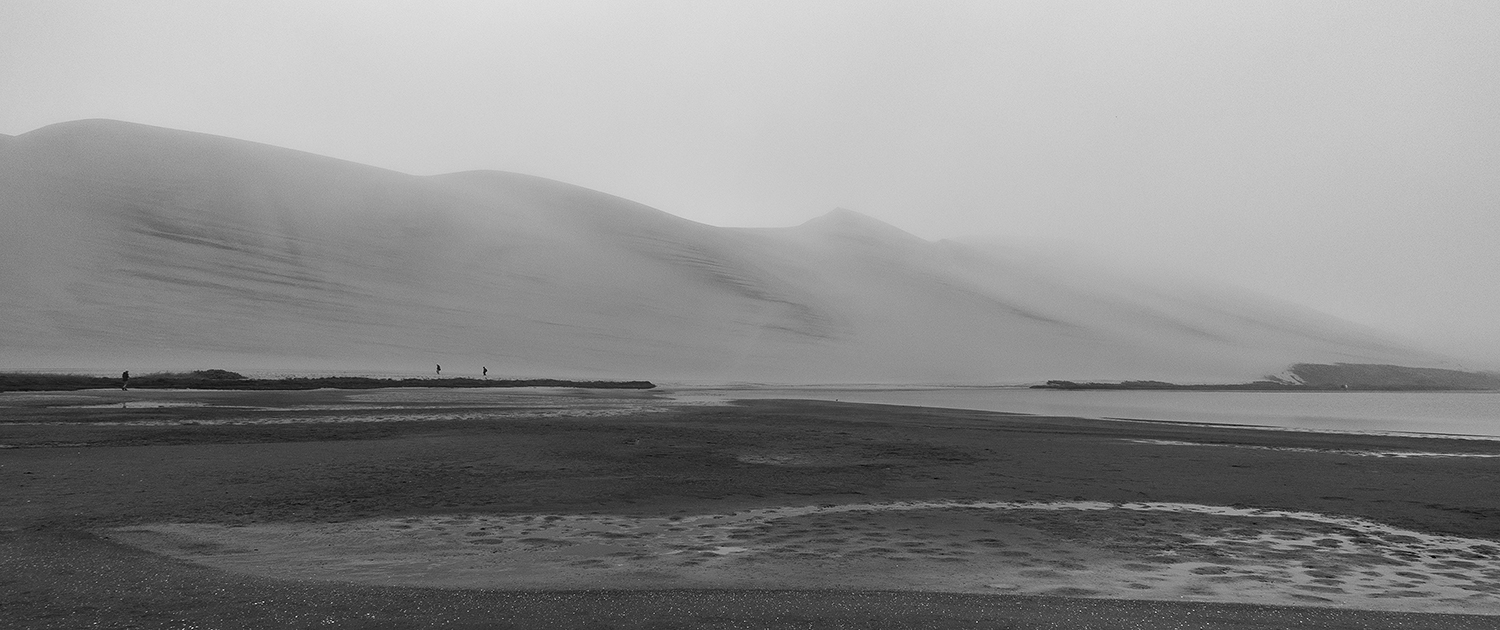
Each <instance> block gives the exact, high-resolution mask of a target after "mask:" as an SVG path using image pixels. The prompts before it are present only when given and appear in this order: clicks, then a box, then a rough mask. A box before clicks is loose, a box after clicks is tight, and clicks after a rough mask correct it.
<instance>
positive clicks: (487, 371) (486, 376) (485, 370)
mask: <svg viewBox="0 0 1500 630" xmlns="http://www.w3.org/2000/svg"><path fill="white" fill-rule="evenodd" d="M484 377H485V378H489V377H490V368H489V367H488V366H486V367H485V368H484Z"/></svg>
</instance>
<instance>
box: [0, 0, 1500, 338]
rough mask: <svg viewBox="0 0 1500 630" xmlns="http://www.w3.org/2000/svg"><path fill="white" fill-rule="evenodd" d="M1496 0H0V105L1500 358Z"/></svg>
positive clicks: (26, 118)
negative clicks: (1062, 266)
mask: <svg viewBox="0 0 1500 630" xmlns="http://www.w3.org/2000/svg"><path fill="white" fill-rule="evenodd" d="M1497 33H1500V2H1493V1H1491V0H1476V1H1473V2H1441V1H1432V0H1424V1H1421V2H1388V3H1387V2H1374V1H1370V0H1361V1H1354V2H1312V1H1306V0H1301V1H1295V2H1238V1H1236V2H1208V1H1205V0H1190V1H1185V2H1140V1H1131V2H1116V3H1104V2H1078V3H1073V2H1057V1H1045V2H999V1H984V2H956V1H954V2H934V1H913V2H875V1H872V0H857V1H849V2H842V1H840V2H834V1H822V2H818V1H813V2H809V1H806V0H800V1H795V2H775V1H768V0H755V1H753V2H751V1H746V2H733V3H731V2H713V1H709V0H695V1H683V2H626V1H612V2H567V1H557V0H548V1H543V2H512V3H507V2H494V1H490V0H484V1H473V2H434V1H431V0H429V1H424V2H381V1H376V0H350V1H345V2H309V1H302V0H298V1H288V2H271V1H266V0H256V1H254V2H210V1H204V0H182V1H177V2H150V1H144V0H133V1H131V2H116V1H97V2H69V1H65V0H49V1H43V0H4V1H3V2H0V133H8V134H19V133H23V132H26V131H29V130H31V129H34V128H36V127H40V126H44V125H47V124H51V123H55V122H61V121H66V120H73V119H79V118H114V119H120V120H128V121H133V122H141V123H148V124H154V125H161V126H166V127H174V128H180V129H189V130H194V131H202V132H208V133H215V134H221V135H227V136H233V137H237V138H244V139H248V140H255V141H259V142H265V143H269V144H275V145H280V146H286V147H291V148H296V149H301V150H305V151H310V152H314V153H320V154H324V155H331V156H335V157H340V158H345V159H349V160H354V161H358V162H363V163H367V164H373V165H377V166H382V167H387V168H391V169H395V170H399V171H404V172H409V173H416V174H436V173H443V172H451V171H460V170H471V169H500V170H512V171H520V172H525V173H531V174H535V175H542V176H545V177H551V178H554V179H560V180H563V181H567V182H571V183H575V184H579V185H583V186H587V187H590V188H595V189H598V190H603V191H606V192H610V193H614V194H617V195H620V196H623V197H627V198H630V199H634V200H636V201H640V202H643V203H646V204H648V205H652V206H655V207H658V208H661V209H662V210H665V211H667V212H670V213H673V214H676V215H679V216H683V217H687V218H690V219H694V220H697V221H702V222H705V223H710V224H714V225H724V226H773V225H793V224H797V223H801V222H802V221H805V220H807V219H809V218H811V217H813V216H816V215H818V214H821V213H823V212H825V211H827V210H829V209H832V208H834V207H840V206H841V207H846V208H851V209H854V210H858V211H860V212H863V213H865V214H868V215H871V216H874V217H877V218H880V219H883V220H885V221H888V222H890V223H892V224H895V225H897V226H899V227H901V228H904V229H906V230H908V231H910V232H913V233H916V234H918V235H921V236H923V237H927V238H946V237H959V236H964V237H968V236H984V235H994V236H999V237H1003V238H1005V239H1007V240H1010V241H1013V242H1018V243H1030V244H1038V243H1040V244H1056V245H1059V246H1065V247H1068V248H1074V249H1078V250H1087V251H1093V252H1096V253H1098V254H1099V255H1100V256H1102V257H1104V258H1105V259H1112V260H1123V261H1129V262H1132V263H1135V264H1143V265H1150V266H1154V267H1159V268H1170V269H1177V270H1181V271H1185V272H1189V273H1192V274H1196V275H1199V276H1208V277H1213V278H1221V279H1223V280H1226V281H1228V282H1232V283H1235V284H1238V285H1240V286H1244V287H1248V288H1251V289H1254V290H1258V291H1262V292H1266V293H1271V294H1273V295H1277V296H1280V297H1284V298H1287V299H1290V300H1293V301H1297V302H1301V303H1304V304H1307V305H1309V306H1313V307H1315V308H1318V309H1320V310H1323V311H1325V312H1329V313H1332V314H1335V315H1339V316H1342V317H1346V318H1349V319H1352V320H1355V321H1359V322H1361V323H1365V324H1368V325H1372V326H1376V327H1381V328H1385V329H1387V330H1392V331H1395V332H1398V333H1401V334H1404V335H1407V336H1408V337H1410V338H1413V339H1417V340H1420V341H1423V342H1425V343H1428V344H1431V345H1435V346H1436V347H1438V348H1439V349H1442V350H1445V351H1448V352H1451V353H1455V354H1458V355H1461V356H1463V357H1465V358H1467V359H1468V360H1469V361H1471V362H1472V363H1473V364H1474V365H1481V364H1486V363H1487V364H1489V365H1492V366H1500V247H1496V241H1497V239H1500V36H1497V35H1496V34H1497Z"/></svg>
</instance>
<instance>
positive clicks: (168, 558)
mask: <svg viewBox="0 0 1500 630" xmlns="http://www.w3.org/2000/svg"><path fill="white" fill-rule="evenodd" d="M0 409H3V414H0V417H3V418H4V420H3V421H0V483H3V484H4V487H6V488H7V489H8V490H7V492H6V493H5V494H4V495H3V496H0V540H3V544H0V574H3V575H5V576H6V577H4V578H0V580H4V582H5V583H4V586H5V589H4V592H5V593H6V595H4V596H3V597H4V601H3V602H0V603H3V604H4V605H3V606H0V610H3V611H4V612H0V616H6V617H8V618H9V619H10V620H11V621H10V622H15V621H16V620H20V619H24V620H26V621H27V625H28V626H30V627H72V626H77V625H83V624H87V623H101V624H104V625H126V624H127V623H135V624H140V625H145V626H160V625H173V624H178V625H180V624H183V623H197V624H204V625H209V626H213V627H254V626H257V625H261V626H263V625H267V624H272V625H276V624H281V625H318V624H323V625H328V624H327V623H325V622H324V621H323V620H332V621H331V622H330V623H331V624H334V625H340V626H344V627H400V626H402V625H405V624H408V623H410V622H411V621H412V620H413V619H415V618H416V617H414V616H413V615H417V614H419V613H420V614H429V615H430V614H433V613H434V611H442V613H441V614H443V615H449V617H445V618H446V619H449V620H450V621H451V623H450V624H449V625H460V626H462V625H464V624H470V625H475V626H478V625H480V624H489V626H494V625H495V624H496V623H498V624H499V627H579V626H588V625H593V626H596V627H741V626H740V625H735V624H744V625H743V627H868V626H869V625H870V623H869V622H870V621H871V620H872V619H891V620H901V619H905V622H901V623H896V624H895V625H892V626H890V627H932V628H946V627H972V625H973V623H975V622H976V621H985V622H990V623H999V624H1002V627H1003V624H1004V623H1010V624H1012V625H1014V626H1015V627H1099V628H1105V627H1111V628H1112V627H1135V626H1139V627H1194V628H1198V627H1208V628H1220V627H1222V628H1236V627H1266V626H1268V625H1270V626H1282V625H1296V624H1297V623H1315V625H1316V627H1348V628H1380V627H1391V628H1397V627H1399V628H1417V627H1431V628H1465V627H1474V628H1489V627H1497V625H1500V543H1497V542H1496V541H1497V540H1500V529H1497V525H1496V522H1497V520H1500V519H1497V518H1496V517H1497V516H1500V514H1497V513H1496V508H1495V507H1494V506H1493V501H1492V500H1491V497H1492V491H1491V489H1492V488H1493V487H1495V483H1496V482H1497V481H1500V459H1497V458H1496V456H1497V455H1500V443H1497V442H1493V441H1476V440H1461V439H1443V438H1413V437H1400V436H1381V435H1340V434H1332V433H1307V432H1290V431H1271V430H1254V429H1243V428H1227V427H1224V428H1221V427H1210V426H1202V425H1181V424H1172V423H1126V422H1109V421H1099V420H1086V419H1077V418H1060V417H1043V416H1026V415H1012V414H1003V413H994V412H981V411H962V410H944V409H930V408H912V407H893V406H882V405H859V404H847V403H831V402H815V401H780V400H760V401H747V402H743V403H732V404H714V403H713V402H712V401H703V400H697V401H694V402H693V403H692V404H685V403H682V402H680V401H676V400H674V399H673V398H672V396H671V395H670V392H577V391H570V390H534V391H531V390H529V391H513V392H507V393H500V392H495V391H488V390H477V391H465V392H461V393H455V392H450V391H445V390H432V389H410V390H381V391H376V392H350V391H339V390H318V391H310V392H202V391H168V392H160V391H154V392H134V391H132V392H105V391H86V392H70V393H67V394H52V393H31V394H6V395H0ZM86 566H97V567H99V568H98V569H96V570H90V571H86V572H87V573H88V576H89V577H88V578H87V579H80V578H79V577H78V575H79V573H78V572H79V571H80V570H81V567H86ZM143 585H144V586H143ZM153 585H154V586H153ZM206 591H212V593H213V595H209V594H208V593H207V592H206ZM663 602H675V603H672V604H670V605H667V604H664V603H663ZM934 602H937V603H934ZM421 611H426V612H425V613H424V612H421ZM499 611H506V612H505V615H509V617H507V618H509V619H511V620H510V621H505V622H503V623H500V622H498V621H496V620H497V619H501V617H503V616H504V615H500V612H499ZM622 611H625V612H622ZM630 611H633V612H630ZM767 611H779V612H777V613H776V614H770V613H769V612H767ZM916 611H921V613H920V615H918V616H916V617H912V616H911V615H916V614H917V612H916ZM903 615H906V616H905V617H903ZM1309 620H1311V621H1309ZM1294 622H1295V623H1294ZM506 624H510V625H509V626H507V625H506ZM651 624H656V625H651ZM1049 624H1051V625H1049ZM1055 624H1062V625H1055ZM1174 624H1175V625H1174ZM487 627H488V626H487Z"/></svg>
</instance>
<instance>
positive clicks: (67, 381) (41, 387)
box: [0, 370, 656, 392]
mask: <svg viewBox="0 0 1500 630" xmlns="http://www.w3.org/2000/svg"><path fill="white" fill-rule="evenodd" d="M123 386H128V387H130V388H131V389H237V390H307V389H380V388H387V387H447V388H465V387H579V388H587V389H652V388H654V387H656V385H655V384H654V383H651V382H650V381H570V380H563V379H555V378H533V379H485V378H369V377H362V376H324V377H317V378H296V377H294V378H247V377H245V376H244V375H241V374H239V373H236V372H230V371H228V370H197V371H193V372H161V373H154V374H143V375H141V376H132V377H131V378H130V380H129V381H128V382H125V381H123V380H122V379H120V378H113V377H107V376H88V375H84V374H41V373H19V372H8V373H0V392H42V391H77V390H84V389H101V388H114V387H123Z"/></svg>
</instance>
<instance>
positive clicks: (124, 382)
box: [120, 370, 130, 392]
mask: <svg viewBox="0 0 1500 630" xmlns="http://www.w3.org/2000/svg"><path fill="white" fill-rule="evenodd" d="M129 388H130V370H125V371H124V372H121V373H120V391H122V392H123V391H125V390H126V389H129Z"/></svg>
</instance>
